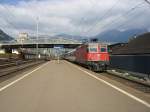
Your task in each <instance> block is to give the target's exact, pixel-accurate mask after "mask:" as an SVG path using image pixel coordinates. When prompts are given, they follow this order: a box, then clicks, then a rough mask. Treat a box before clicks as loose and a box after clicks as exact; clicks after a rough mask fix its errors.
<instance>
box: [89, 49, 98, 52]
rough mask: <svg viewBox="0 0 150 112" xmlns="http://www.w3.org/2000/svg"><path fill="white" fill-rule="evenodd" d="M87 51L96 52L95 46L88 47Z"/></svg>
mask: <svg viewBox="0 0 150 112" xmlns="http://www.w3.org/2000/svg"><path fill="white" fill-rule="evenodd" d="M89 52H97V48H89Z"/></svg>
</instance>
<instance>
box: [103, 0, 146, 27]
mask: <svg viewBox="0 0 150 112" xmlns="http://www.w3.org/2000/svg"><path fill="white" fill-rule="evenodd" d="M143 4H144V2H141V3H139V4H137V5H136V6H134V7H132V8H131V9H130V10H128V11H126V12H125V13H123V14H122V15H120V16H119V17H117V18H115V19H114V20H112V21H110V22H109V23H107V24H105V25H103V26H102V27H101V29H106V28H107V27H110V25H112V24H115V23H116V22H117V23H118V21H120V19H121V18H122V17H124V16H127V15H129V14H130V13H131V12H133V11H134V10H135V9H137V8H140V6H141V5H143Z"/></svg>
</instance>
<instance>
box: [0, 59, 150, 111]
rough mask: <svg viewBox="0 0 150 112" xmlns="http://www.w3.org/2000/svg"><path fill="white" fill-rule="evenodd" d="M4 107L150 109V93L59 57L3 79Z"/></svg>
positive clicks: (1, 97)
mask: <svg viewBox="0 0 150 112" xmlns="http://www.w3.org/2000/svg"><path fill="white" fill-rule="evenodd" d="M0 111H1V112H150V95H148V94H146V95H145V94H144V93H141V92H138V91H137V90H134V89H133V88H130V87H127V86H125V85H122V84H120V83H119V82H116V81H113V80H112V79H108V78H106V77H104V76H103V75H97V73H94V72H92V71H90V70H87V69H85V68H82V67H79V66H78V65H75V64H72V63H70V62H67V61H64V60H60V61H59V64H58V63H57V61H56V60H55V61H49V62H46V63H44V64H41V65H39V66H37V67H34V68H31V69H28V70H26V71H23V72H22V73H19V74H17V75H16V76H14V77H12V78H9V79H7V80H5V81H1V83H0Z"/></svg>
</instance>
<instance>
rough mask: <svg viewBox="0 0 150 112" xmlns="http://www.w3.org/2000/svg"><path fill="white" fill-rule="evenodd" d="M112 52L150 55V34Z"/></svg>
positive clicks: (141, 36)
mask: <svg viewBox="0 0 150 112" xmlns="http://www.w3.org/2000/svg"><path fill="white" fill-rule="evenodd" d="M112 50H113V51H112V54H150V32H149V33H145V34H143V35H140V36H138V37H136V38H134V39H133V40H131V41H129V43H128V44H124V45H122V46H120V47H117V48H116V49H113V48H112Z"/></svg>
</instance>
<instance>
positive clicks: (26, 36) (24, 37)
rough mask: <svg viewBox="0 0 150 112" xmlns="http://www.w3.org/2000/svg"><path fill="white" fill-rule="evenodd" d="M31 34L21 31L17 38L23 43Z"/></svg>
mask: <svg viewBox="0 0 150 112" xmlns="http://www.w3.org/2000/svg"><path fill="white" fill-rule="evenodd" d="M28 39H29V36H28V33H25V32H24V33H19V37H18V38H17V42H20V43H23V42H24V41H26V40H28Z"/></svg>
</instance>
